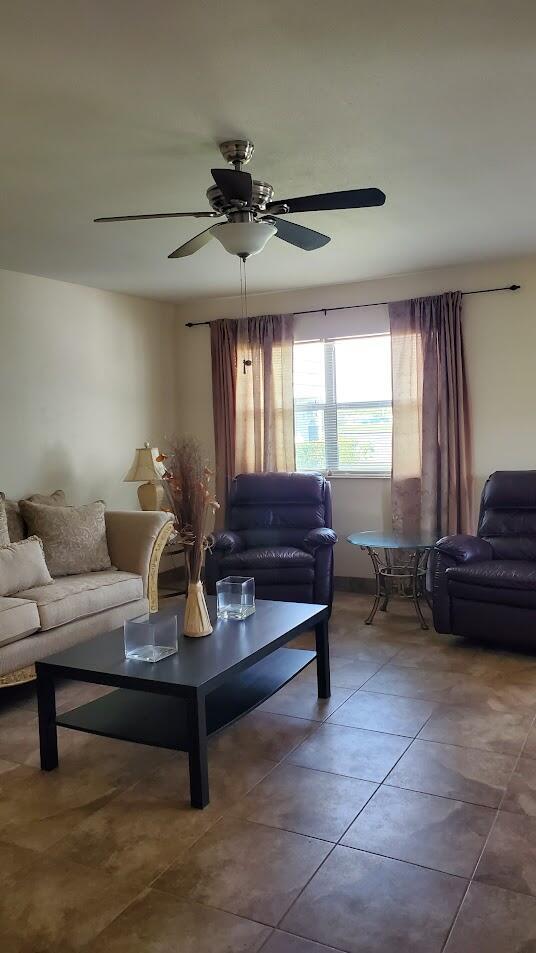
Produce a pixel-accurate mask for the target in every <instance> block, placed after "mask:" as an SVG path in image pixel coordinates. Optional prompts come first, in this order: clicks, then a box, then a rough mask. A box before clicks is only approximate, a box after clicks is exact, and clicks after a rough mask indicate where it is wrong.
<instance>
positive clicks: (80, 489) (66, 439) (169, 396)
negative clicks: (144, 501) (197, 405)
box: [0, 271, 210, 508]
mask: <svg viewBox="0 0 536 953" xmlns="http://www.w3.org/2000/svg"><path fill="white" fill-rule="evenodd" d="M174 348H175V324H174V313H173V307H172V306H170V305H165V304H162V303H154V302H151V301H145V300H142V299H138V298H133V297H130V296H127V295H119V294H112V293H109V292H105V291H98V290H95V289H93V288H85V287H81V286H78V285H71V284H66V283H64V282H59V281H51V280H49V279H46V278H36V277H33V276H31V275H22V274H16V273H14V272H7V271H0V489H1V490H4V491H5V493H6V495H7V496H10V497H14V498H17V499H18V498H19V497H21V496H22V495H23V494H25V493H28V492H31V491H38V490H39V491H43V492H45V491H49V490H53V489H55V488H56V487H62V488H64V489H65V490H66V492H67V494H68V498H69V499H70V500H71V501H72V502H74V503H78V502H87V501H88V500H94V499H97V498H103V499H105V500H106V501H107V503H108V505H109V506H111V507H113V506H117V507H125V508H132V507H134V506H137V497H136V489H137V484H126V483H123V482H122V478H123V476H124V475H125V473H126V471H127V469H128V467H129V466H130V463H131V461H132V457H133V452H134V448H135V447H136V446H141V445H142V444H143V442H144V440H151V441H155V442H159V441H161V440H162V439H163V437H164V435H165V434H166V433H168V434H171V433H172V432H173V430H174V429H175V419H174V415H175V407H176V402H175V384H174V381H175V364H176V361H175V351H174ZM207 399H208V400H209V399H210V398H207Z"/></svg>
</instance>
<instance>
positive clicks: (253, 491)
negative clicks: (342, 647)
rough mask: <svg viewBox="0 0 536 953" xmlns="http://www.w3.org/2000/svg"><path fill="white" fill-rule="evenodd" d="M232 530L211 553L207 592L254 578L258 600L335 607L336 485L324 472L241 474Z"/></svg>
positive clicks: (230, 515) (231, 504) (232, 501)
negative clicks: (227, 579)
mask: <svg viewBox="0 0 536 953" xmlns="http://www.w3.org/2000/svg"><path fill="white" fill-rule="evenodd" d="M227 520H228V523H229V529H224V530H221V531H220V532H218V533H216V534H215V537H214V543H213V546H212V548H211V550H210V551H209V552H208V553H207V560H206V570H205V581H206V586H207V591H208V592H209V593H212V594H213V593H215V591H216V582H217V580H218V579H222V578H223V577H224V576H237V575H238V576H253V578H254V579H255V592H256V594H257V596H258V598H259V599H275V600H284V601H289V602H311V603H318V604H320V605H328V606H331V603H332V600H333V547H334V545H335V543H336V542H337V536H336V534H335V533H334V532H333V530H332V529H331V487H330V484H329V483H328V482H327V481H326V480H325V479H324V477H322V476H320V474H306V473H242V474H240V475H239V476H237V477H235V479H234V480H233V483H232V486H231V491H230V495H229V501H228V508H227Z"/></svg>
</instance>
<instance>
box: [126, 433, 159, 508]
mask: <svg viewBox="0 0 536 953" xmlns="http://www.w3.org/2000/svg"><path fill="white" fill-rule="evenodd" d="M159 452H160V451H159V450H158V447H151V445H150V444H149V443H147V442H145V444H144V445H143V447H138V449H137V450H136V453H135V455H134V462H133V464H132V466H131V468H130V470H129V471H128V473H127V475H126V476H125V477H124V479H123V482H124V483H141V486H139V487H138V500H139V501H140V507H141V509H142V510H160V509H161V508H162V504H163V502H164V488H163V486H162V484H161V483H160V481H161V479H162V476H163V473H164V467H163V465H162V464H161V463H157V460H156V458H157V457H158V456H159Z"/></svg>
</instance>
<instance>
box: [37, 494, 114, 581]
mask: <svg viewBox="0 0 536 953" xmlns="http://www.w3.org/2000/svg"><path fill="white" fill-rule="evenodd" d="M19 505H20V511H21V513H22V515H23V517H24V521H25V522H26V524H27V526H28V529H29V531H30V532H31V533H32V534H33V535H35V536H39V537H40V539H41V540H42V542H43V547H44V550H45V559H46V561H47V566H48V568H49V570H50V573H51V575H52V576H71V575H76V574H78V573H88V572H99V571H100V570H103V569H109V568H110V566H111V560H110V555H109V553H108V543H107V541H106V524H105V521H104V509H105V507H104V503H103V502H102V501H101V500H98V501H97V502H95V503H87V504H86V505H85V506H50V505H48V504H43V503H30V502H29V501H28V500H21V501H20V504H19Z"/></svg>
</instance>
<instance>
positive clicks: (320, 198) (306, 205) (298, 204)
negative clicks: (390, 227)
mask: <svg viewBox="0 0 536 953" xmlns="http://www.w3.org/2000/svg"><path fill="white" fill-rule="evenodd" d="M384 202H385V194H384V193H383V192H382V191H381V190H380V189H348V190H347V191H345V192H321V193H319V194H318V195H302V196H299V197H298V198H295V199H280V200H279V201H277V202H270V203H269V205H268V206H267V209H268V211H270V209H272V208H273V209H274V210H275V211H277V212H279V213H280V206H281V205H287V206H288V211H289V212H328V211H332V210H335V209H343V208H372V207H373V206H377V205H383V204H384ZM280 214H281V213H280Z"/></svg>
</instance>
